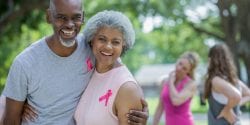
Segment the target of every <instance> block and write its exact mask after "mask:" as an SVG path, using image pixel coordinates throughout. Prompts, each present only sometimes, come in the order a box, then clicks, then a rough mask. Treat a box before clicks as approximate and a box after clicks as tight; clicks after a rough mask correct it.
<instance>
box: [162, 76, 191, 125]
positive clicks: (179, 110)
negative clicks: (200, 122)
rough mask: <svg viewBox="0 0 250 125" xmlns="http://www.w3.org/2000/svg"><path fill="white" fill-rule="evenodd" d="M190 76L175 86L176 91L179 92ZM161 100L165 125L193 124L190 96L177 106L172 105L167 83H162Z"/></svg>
mask: <svg viewBox="0 0 250 125" xmlns="http://www.w3.org/2000/svg"><path fill="white" fill-rule="evenodd" d="M189 80H190V78H189V77H188V76H186V77H184V79H183V80H182V81H181V82H180V83H179V84H178V85H177V86H176V90H177V92H180V91H181V90H182V89H183V88H184V86H185V84H187V83H188V81H189ZM161 100H162V103H163V107H164V111H165V121H166V125H194V121H193V117H192V112H191V110H190V103H191V98H190V99H188V100H187V101H186V102H184V103H183V104H181V105H179V106H174V105H173V104H172V102H171V99H170V95H169V86H168V84H164V85H163V90H162V92H161Z"/></svg>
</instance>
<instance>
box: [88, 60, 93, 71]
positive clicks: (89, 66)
mask: <svg viewBox="0 0 250 125" xmlns="http://www.w3.org/2000/svg"><path fill="white" fill-rule="evenodd" d="M86 63H87V70H88V71H90V70H91V69H93V64H92V62H91V59H90V57H89V58H88V59H87V61H86Z"/></svg>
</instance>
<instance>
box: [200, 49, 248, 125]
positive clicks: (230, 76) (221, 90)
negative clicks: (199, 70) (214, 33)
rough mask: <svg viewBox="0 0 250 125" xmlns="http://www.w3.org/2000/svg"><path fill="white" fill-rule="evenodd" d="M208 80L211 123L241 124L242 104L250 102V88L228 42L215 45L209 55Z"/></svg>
mask: <svg viewBox="0 0 250 125" xmlns="http://www.w3.org/2000/svg"><path fill="white" fill-rule="evenodd" d="M208 58H209V61H208V63H209V66H208V70H207V74H206V82H205V89H204V90H205V98H206V99H208V104H209V110H208V124H209V125H232V124H233V125H240V124H241V123H240V118H239V117H240V106H241V105H243V104H245V103H247V102H249V101H250V90H249V88H248V87H247V86H246V85H245V84H244V83H243V82H242V81H241V80H239V78H238V77H237V70H236V67H235V65H234V61H233V58H232V54H231V52H230V50H229V48H228V47H227V46H226V44H217V45H215V46H213V47H212V48H211V49H210V51H209V54H208Z"/></svg>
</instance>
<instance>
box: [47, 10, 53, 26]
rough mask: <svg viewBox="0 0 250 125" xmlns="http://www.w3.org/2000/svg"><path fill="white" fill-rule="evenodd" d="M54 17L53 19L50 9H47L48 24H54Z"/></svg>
mask: <svg viewBox="0 0 250 125" xmlns="http://www.w3.org/2000/svg"><path fill="white" fill-rule="evenodd" d="M51 19H52V17H51V12H50V9H47V10H46V21H47V23H49V24H50V23H51V22H52V20H51Z"/></svg>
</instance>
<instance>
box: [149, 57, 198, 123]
mask: <svg viewBox="0 0 250 125" xmlns="http://www.w3.org/2000/svg"><path fill="white" fill-rule="evenodd" d="M197 63H198V54H196V53H194V52H186V53H184V54H183V55H182V56H181V57H180V58H179V59H178V61H177V63H176V67H175V70H174V71H173V72H171V73H170V75H169V77H168V78H166V79H164V80H163V81H162V90H161V95H160V99H159V104H158V106H157V109H156V112H155V115H154V119H153V125H158V124H159V121H160V118H161V115H162V113H163V111H164V113H165V122H166V125H194V121H193V116H192V112H191V110H190V103H191V99H192V97H193V96H194V94H195V92H196V85H195V83H194V81H193V79H194V70H195V68H196V66H197Z"/></svg>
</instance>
